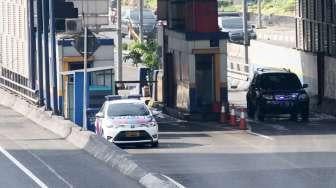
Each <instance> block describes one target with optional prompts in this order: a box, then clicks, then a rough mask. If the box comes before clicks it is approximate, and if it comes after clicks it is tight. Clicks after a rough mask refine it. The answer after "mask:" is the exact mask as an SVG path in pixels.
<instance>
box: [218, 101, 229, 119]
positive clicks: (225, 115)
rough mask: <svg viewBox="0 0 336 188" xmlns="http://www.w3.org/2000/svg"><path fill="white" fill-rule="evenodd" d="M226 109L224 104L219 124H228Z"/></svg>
mask: <svg viewBox="0 0 336 188" xmlns="http://www.w3.org/2000/svg"><path fill="white" fill-rule="evenodd" d="M226 113H227V112H226V109H225V104H222V107H221V112H220V119H219V122H220V123H227V114H226Z"/></svg>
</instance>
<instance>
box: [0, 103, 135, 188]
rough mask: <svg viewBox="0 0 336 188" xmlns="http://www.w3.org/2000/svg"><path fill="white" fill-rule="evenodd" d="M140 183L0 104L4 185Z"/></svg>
mask: <svg viewBox="0 0 336 188" xmlns="http://www.w3.org/2000/svg"><path fill="white" fill-rule="evenodd" d="M44 186H47V187H62V188H63V187H81V188H85V187H90V188H91V187H113V188H118V187H123V188H126V187H127V188H134V187H140V185H138V184H137V183H136V182H135V181H133V180H131V179H129V178H127V177H125V176H123V175H122V174H121V173H119V172H118V171H117V170H116V169H113V168H109V167H107V166H106V165H105V164H104V163H103V162H101V161H98V160H96V159H95V158H94V157H92V156H91V155H89V154H88V153H86V152H85V151H82V150H80V149H78V148H76V147H75V146H73V145H71V144H69V143H68V142H66V141H65V140H63V139H62V138H60V137H59V136H57V135H55V134H53V133H51V132H49V131H47V130H45V129H43V128H41V127H39V126H37V125H35V124H34V123H33V122H31V121H29V120H28V119H26V118H24V117H22V116H21V115H19V114H18V113H16V112H14V111H12V110H10V109H7V108H5V107H2V106H0V187H6V188H10V187H44Z"/></svg>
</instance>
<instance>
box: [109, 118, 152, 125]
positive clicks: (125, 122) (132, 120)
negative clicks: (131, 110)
mask: <svg viewBox="0 0 336 188" xmlns="http://www.w3.org/2000/svg"><path fill="white" fill-rule="evenodd" d="M152 121H155V119H154V118H153V117H152V116H121V117H111V118H109V122H110V123H111V124H114V125H121V124H123V125H128V124H143V123H149V122H152Z"/></svg>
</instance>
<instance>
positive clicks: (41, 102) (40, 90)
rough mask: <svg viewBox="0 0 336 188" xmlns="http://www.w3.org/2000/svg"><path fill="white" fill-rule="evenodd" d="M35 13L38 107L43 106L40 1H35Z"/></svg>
mask: <svg viewBox="0 0 336 188" xmlns="http://www.w3.org/2000/svg"><path fill="white" fill-rule="evenodd" d="M36 11H37V45H36V46H37V67H38V73H37V75H38V76H37V77H38V91H39V105H41V106H43V105H44V101H43V98H44V96H43V59H42V57H43V56H42V32H43V25H42V24H43V23H42V22H43V18H42V1H36Z"/></svg>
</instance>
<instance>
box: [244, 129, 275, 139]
mask: <svg viewBox="0 0 336 188" xmlns="http://www.w3.org/2000/svg"><path fill="white" fill-rule="evenodd" d="M246 132H247V133H248V134H251V135H254V136H259V137H261V138H265V139H267V140H272V141H273V140H274V138H272V137H270V136H266V135H263V134H259V133H255V132H252V131H250V130H248V131H246Z"/></svg>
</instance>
